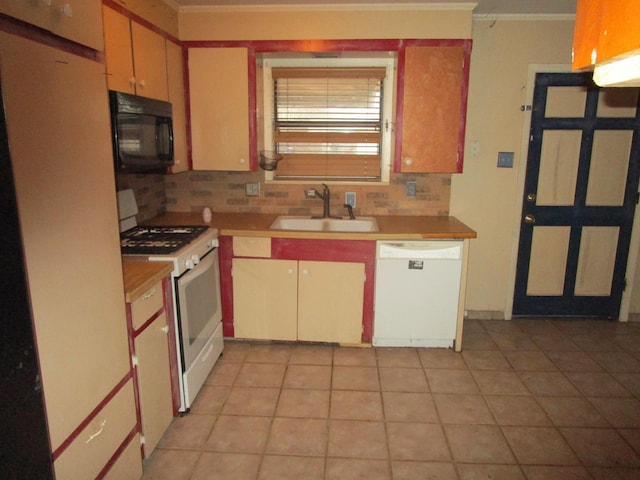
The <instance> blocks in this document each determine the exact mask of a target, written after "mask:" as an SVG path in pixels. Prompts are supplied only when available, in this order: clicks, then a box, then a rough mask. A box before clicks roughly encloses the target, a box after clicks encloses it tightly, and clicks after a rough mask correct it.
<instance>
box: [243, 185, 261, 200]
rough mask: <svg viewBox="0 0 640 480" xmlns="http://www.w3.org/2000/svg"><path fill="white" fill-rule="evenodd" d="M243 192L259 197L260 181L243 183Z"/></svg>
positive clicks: (249, 195)
mask: <svg viewBox="0 0 640 480" xmlns="http://www.w3.org/2000/svg"><path fill="white" fill-rule="evenodd" d="M244 193H245V195H246V196H247V197H259V196H260V183H258V182H256V183H245V184H244Z"/></svg>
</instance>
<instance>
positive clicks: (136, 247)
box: [120, 225, 209, 255]
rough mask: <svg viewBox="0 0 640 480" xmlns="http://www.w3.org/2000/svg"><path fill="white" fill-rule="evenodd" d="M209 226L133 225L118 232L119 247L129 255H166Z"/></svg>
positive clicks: (188, 241) (200, 233)
mask: <svg viewBox="0 0 640 480" xmlns="http://www.w3.org/2000/svg"><path fill="white" fill-rule="evenodd" d="M208 228H209V227H205V226H201V225H194V226H179V227H162V226H159V227H140V226H137V227H133V228H130V229H129V230H126V231H125V232H122V233H121V234H120V248H121V251H122V253H123V254H129V255H168V254H171V253H174V252H177V251H178V250H180V249H181V248H182V247H184V246H185V245H188V244H189V243H190V242H192V241H193V240H195V239H196V238H197V237H199V236H200V235H202V234H203V233H204V232H206V231H207V230H208Z"/></svg>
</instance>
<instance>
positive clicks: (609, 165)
mask: <svg viewBox="0 0 640 480" xmlns="http://www.w3.org/2000/svg"><path fill="white" fill-rule="evenodd" d="M632 140H633V130H597V131H596V132H595V133H594V135H593V150H592V153H591V166H590V168H589V180H588V182H587V197H586V205H588V206H595V205H603V206H612V207H614V206H618V207H619V206H622V205H623V203H624V191H625V185H626V182H627V172H628V171H629V156H630V154H631V142H632Z"/></svg>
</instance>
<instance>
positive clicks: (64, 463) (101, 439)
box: [54, 380, 142, 480]
mask: <svg viewBox="0 0 640 480" xmlns="http://www.w3.org/2000/svg"><path fill="white" fill-rule="evenodd" d="M69 408H72V407H71V405H70V406H69ZM136 424H137V420H136V407H135V400H134V396H133V381H132V380H129V382H127V383H126V384H125V385H124V386H123V387H122V388H121V389H120V391H119V392H118V393H116V395H115V396H114V397H113V398H112V399H111V400H110V401H109V402H108V403H107V404H106V405H105V406H104V407H103V408H102V410H101V411H100V412H98V414H97V415H96V416H95V418H93V420H91V422H89V424H88V425H87V426H86V427H85V428H84V429H83V430H82V431H81V432H80V434H79V435H78V436H77V437H76V438H75V439H74V440H73V442H72V443H71V444H70V445H69V446H68V447H67V448H66V449H65V450H64V452H62V454H61V455H60V456H59V457H58V458H57V459H56V460H55V462H54V469H55V473H56V478H60V479H65V480H69V479H78V480H85V479H87V478H96V476H97V475H98V474H99V473H100V472H101V471H102V470H103V469H104V468H105V467H106V466H107V465H108V464H109V462H110V461H111V458H112V457H113V456H114V455H115V454H116V452H117V450H118V448H119V447H120V445H122V443H123V442H124V441H125V440H126V438H127V436H128V435H129V434H130V433H131V432H132V431H133V430H134V429H135V428H136ZM136 438H137V435H136ZM135 440H136V439H134V441H135ZM138 458H139V461H140V464H141V463H142V458H141V457H140V449H139V447H138ZM134 467H135V468H137V465H135V466H134ZM135 473H136V472H133V471H132V472H124V473H123V476H120V477H119V478H122V479H127V478H138V477H135Z"/></svg>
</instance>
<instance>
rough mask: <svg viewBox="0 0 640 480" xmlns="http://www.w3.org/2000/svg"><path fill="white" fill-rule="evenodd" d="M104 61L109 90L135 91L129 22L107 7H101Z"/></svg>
mask: <svg viewBox="0 0 640 480" xmlns="http://www.w3.org/2000/svg"><path fill="white" fill-rule="evenodd" d="M102 10H103V17H102V21H103V23H104V48H105V52H104V54H105V63H106V67H107V84H108V85H109V89H110V90H117V91H118V92H125V93H132V94H133V93H135V76H134V73H133V50H132V48H131V22H130V21H129V19H128V18H127V17H125V16H124V15H121V14H119V13H118V12H116V11H115V10H113V9H111V8H109V7H102Z"/></svg>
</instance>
